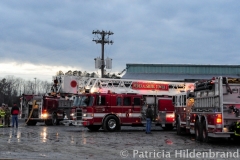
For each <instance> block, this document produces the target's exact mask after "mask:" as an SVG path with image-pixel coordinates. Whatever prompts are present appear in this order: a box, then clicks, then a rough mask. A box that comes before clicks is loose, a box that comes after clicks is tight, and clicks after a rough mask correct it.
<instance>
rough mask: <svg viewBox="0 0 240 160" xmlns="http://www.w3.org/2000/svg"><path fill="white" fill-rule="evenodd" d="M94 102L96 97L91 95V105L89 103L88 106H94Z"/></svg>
mask: <svg viewBox="0 0 240 160" xmlns="http://www.w3.org/2000/svg"><path fill="white" fill-rule="evenodd" d="M93 103H94V97H93V96H91V97H90V102H89V105H88V106H93Z"/></svg>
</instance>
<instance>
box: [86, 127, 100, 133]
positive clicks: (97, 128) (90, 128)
mask: <svg viewBox="0 0 240 160" xmlns="http://www.w3.org/2000/svg"><path fill="white" fill-rule="evenodd" d="M87 128H88V129H89V130H90V131H93V132H94V131H95V132H96V131H98V130H99V129H100V128H101V126H97V125H91V126H88V127H87Z"/></svg>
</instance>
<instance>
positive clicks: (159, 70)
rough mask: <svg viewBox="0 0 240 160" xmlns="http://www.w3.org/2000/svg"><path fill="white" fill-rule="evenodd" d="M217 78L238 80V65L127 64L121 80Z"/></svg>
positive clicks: (239, 74) (239, 68)
mask: <svg viewBox="0 0 240 160" xmlns="http://www.w3.org/2000/svg"><path fill="white" fill-rule="evenodd" d="M218 76H224V77H225V76H226V77H232V78H240V65H195V64H127V71H126V73H125V75H123V77H122V79H142V80H166V81H196V80H201V79H211V78H212V77H218Z"/></svg>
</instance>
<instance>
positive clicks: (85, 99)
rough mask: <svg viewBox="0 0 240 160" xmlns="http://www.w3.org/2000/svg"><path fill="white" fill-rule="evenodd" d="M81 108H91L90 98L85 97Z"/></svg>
mask: <svg viewBox="0 0 240 160" xmlns="http://www.w3.org/2000/svg"><path fill="white" fill-rule="evenodd" d="M81 106H89V98H88V97H86V96H84V97H83V98H82V103H81Z"/></svg>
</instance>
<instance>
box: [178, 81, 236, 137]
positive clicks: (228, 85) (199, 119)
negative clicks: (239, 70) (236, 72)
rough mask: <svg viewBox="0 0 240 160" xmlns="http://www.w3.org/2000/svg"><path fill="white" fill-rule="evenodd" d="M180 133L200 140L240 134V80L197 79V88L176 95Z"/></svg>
mask: <svg viewBox="0 0 240 160" xmlns="http://www.w3.org/2000/svg"><path fill="white" fill-rule="evenodd" d="M174 106H175V113H176V128H177V134H182V133H184V132H189V133H191V134H195V139H196V140H198V141H204V142H208V141H209V138H214V137H220V138H229V137H235V136H240V114H239V109H240V79H236V78H229V77H214V78H213V79H211V80H207V81H202V82H196V83H195V88H194V90H193V91H188V92H185V93H182V94H177V95H175V96H174Z"/></svg>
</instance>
